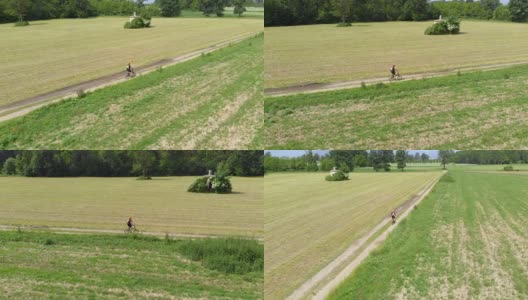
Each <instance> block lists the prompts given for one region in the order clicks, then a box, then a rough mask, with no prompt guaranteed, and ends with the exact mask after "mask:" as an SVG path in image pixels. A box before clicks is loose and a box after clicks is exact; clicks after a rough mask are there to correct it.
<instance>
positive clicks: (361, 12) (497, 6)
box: [264, 0, 528, 26]
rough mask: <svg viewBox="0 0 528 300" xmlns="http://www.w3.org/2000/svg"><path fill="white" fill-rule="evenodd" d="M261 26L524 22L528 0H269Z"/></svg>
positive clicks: (526, 15) (265, 4)
mask: <svg viewBox="0 0 528 300" xmlns="http://www.w3.org/2000/svg"><path fill="white" fill-rule="evenodd" d="M264 7H265V10H264V13H265V16H264V25H265V26H290V25H306V24H322V23H337V22H341V23H349V22H381V21H422V20H429V19H437V18H438V17H439V16H440V15H442V16H445V17H448V16H455V17H467V18H477V19H492V18H493V19H497V20H508V21H509V20H512V21H515V22H526V21H528V0H511V1H510V3H509V4H508V5H507V6H505V5H502V4H501V3H500V1H499V0H480V1H475V2H474V1H473V0H467V1H466V2H464V1H445V0H442V1H433V2H429V1H427V0H269V1H266V2H265V3H264Z"/></svg>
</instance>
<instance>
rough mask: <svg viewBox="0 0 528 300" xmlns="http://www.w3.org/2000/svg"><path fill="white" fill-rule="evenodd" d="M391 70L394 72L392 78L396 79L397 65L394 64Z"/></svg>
mask: <svg viewBox="0 0 528 300" xmlns="http://www.w3.org/2000/svg"><path fill="white" fill-rule="evenodd" d="M390 72H391V74H392V76H391V79H394V77H396V72H397V71H396V65H392V68H390Z"/></svg>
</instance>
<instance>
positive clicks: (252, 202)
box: [0, 176, 264, 238]
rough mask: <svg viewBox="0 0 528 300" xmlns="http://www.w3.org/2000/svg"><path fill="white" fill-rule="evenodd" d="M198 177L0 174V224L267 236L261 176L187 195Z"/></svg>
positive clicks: (239, 179)
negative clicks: (129, 226) (226, 190)
mask: <svg viewBox="0 0 528 300" xmlns="http://www.w3.org/2000/svg"><path fill="white" fill-rule="evenodd" d="M195 179H196V177H192V176H188V177H155V178H154V179H153V180H146V181H142V180H136V179H135V178H133V177H127V178H26V177H0V185H1V186H2V205H1V207H0V220H1V221H0V225H15V226H16V225H22V226H31V225H34V226H49V227H65V228H70V227H71V228H86V229H110V230H124V229H125V228H126V221H127V220H128V217H133V218H134V220H135V222H136V224H137V226H138V228H139V229H140V230H143V231H151V232H160V233H169V234H170V233H174V234H206V235H224V236H231V235H234V236H247V237H255V238H261V237H262V236H263V225H262V224H263V218H264V213H263V211H262V201H263V194H262V193H263V185H264V179H262V178H245V177H234V178H232V184H233V191H234V193H233V194H225V195H219V194H196V193H188V192H187V188H188V187H189V185H190V184H191V183H192V182H193V181H194V180H195Z"/></svg>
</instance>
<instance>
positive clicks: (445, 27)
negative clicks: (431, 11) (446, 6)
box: [424, 17, 460, 35]
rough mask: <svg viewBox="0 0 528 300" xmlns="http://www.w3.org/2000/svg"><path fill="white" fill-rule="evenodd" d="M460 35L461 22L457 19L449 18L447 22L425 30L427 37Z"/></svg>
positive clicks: (441, 22) (435, 24) (444, 21)
mask: <svg viewBox="0 0 528 300" xmlns="http://www.w3.org/2000/svg"><path fill="white" fill-rule="evenodd" d="M458 33H460V20H459V19H458V18H457V17H448V18H447V19H446V20H443V21H440V22H437V23H434V24H433V25H431V26H429V27H428V28H427V29H425V32H424V34H426V35H440V34H458Z"/></svg>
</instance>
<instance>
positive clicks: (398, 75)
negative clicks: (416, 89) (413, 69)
mask: <svg viewBox="0 0 528 300" xmlns="http://www.w3.org/2000/svg"><path fill="white" fill-rule="evenodd" d="M402 79H403V77H402V76H401V75H400V72H396V74H394V75H391V77H389V80H402Z"/></svg>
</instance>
